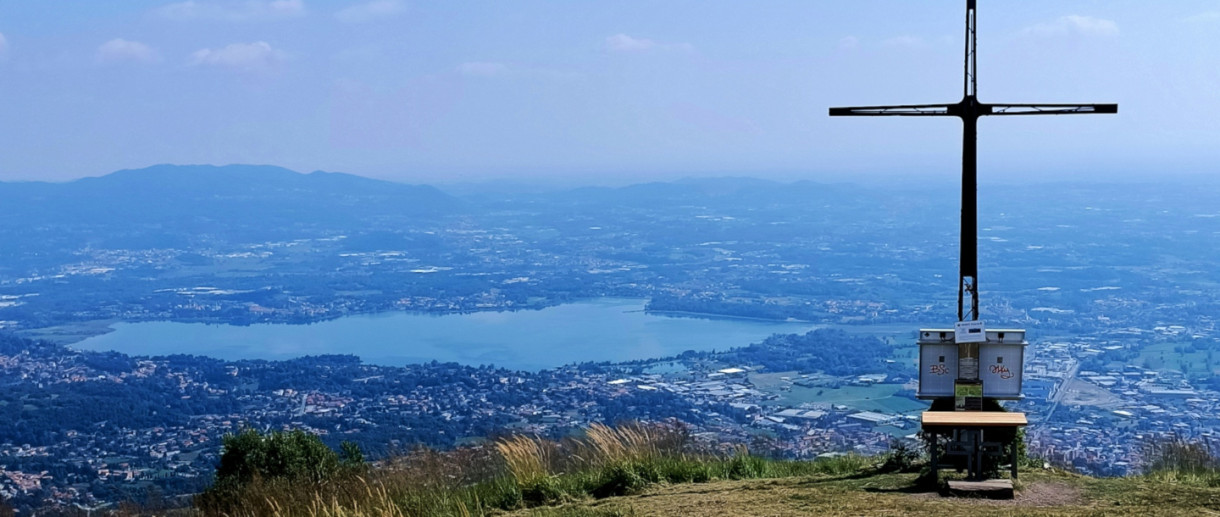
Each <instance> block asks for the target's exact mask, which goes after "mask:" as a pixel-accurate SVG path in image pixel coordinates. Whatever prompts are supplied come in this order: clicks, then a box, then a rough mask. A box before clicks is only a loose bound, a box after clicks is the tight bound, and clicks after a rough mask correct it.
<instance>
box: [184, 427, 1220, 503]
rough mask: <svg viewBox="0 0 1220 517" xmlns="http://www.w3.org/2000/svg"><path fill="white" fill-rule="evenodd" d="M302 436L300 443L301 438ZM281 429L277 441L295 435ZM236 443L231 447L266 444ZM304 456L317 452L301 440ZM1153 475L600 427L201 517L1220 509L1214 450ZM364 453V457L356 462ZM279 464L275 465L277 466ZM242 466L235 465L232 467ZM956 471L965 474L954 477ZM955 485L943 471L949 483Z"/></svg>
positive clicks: (1170, 455) (344, 476)
mask: <svg viewBox="0 0 1220 517" xmlns="http://www.w3.org/2000/svg"><path fill="white" fill-rule="evenodd" d="M296 438H298V439H299V438H300V437H296ZM283 439H284V438H282V437H279V436H277V435H276V434H274V433H273V434H272V435H270V436H268V437H266V440H267V441H268V442H274V441H276V440H283ZM254 441H257V440H256V438H255V437H254V436H253V435H251V434H249V433H246V434H243V435H237V436H234V437H232V438H231V441H226V448H227V449H232V450H239V449H240V450H256V449H258V447H255V446H253V442H254ZM300 447H301V448H304V449H309V448H310V447H312V446H308V445H307V444H303V443H302V444H301V445H300ZM1150 453H1151V455H1152V456H1153V459H1152V463H1151V464H1150V465H1151V466H1152V467H1153V468H1154V469H1155V470H1153V471H1152V473H1150V474H1147V475H1144V476H1138V477H1127V478H1108V479H1098V478H1090V477H1085V476H1080V475H1076V474H1072V473H1068V472H1065V471H1062V470H1058V469H1049V468H1035V467H1032V466H1030V465H1026V467H1027V468H1024V469H1022V471H1021V478H1020V480H1019V481H1018V482H1017V483H1016V487H1017V489H1018V491H1017V497H1016V498H1015V499H1014V500H1007V501H992V500H982V499H963V498H953V497H943V496H942V495H941V493H940V488H941V487H940V486H938V485H933V484H930V483H928V482H927V478H926V477H925V476H923V475H921V473H920V470H921V469H922V468H923V465H922V464H921V458H920V457H919V455H918V454H916V453H915V452H913V451H911V450H909V449H906V448H904V447H897V448H895V449H894V450H893V451H891V452H890V453H889V454H886V455H882V456H877V457H862V456H857V455H845V456H838V457H832V458H824V459H819V460H816V461H807V462H802V461H785V460H773V459H766V458H760V457H757V456H752V455H750V454H749V453H748V451H746V450H745V448H744V447H737V448H732V447H728V448H721V447H718V446H716V445H709V444H699V443H698V442H697V441H695V440H692V439H691V437H690V436H688V435H687V433H686V432H685V429H684V428H683V427H682V426H681V425H679V424H670V425H663V426H645V425H629V426H623V427H619V428H611V427H606V426H601V425H594V426H593V427H591V428H589V429H588V430H587V432H586V433H585V434H584V435H583V436H580V437H572V438H568V439H564V440H562V441H558V442H556V441H549V440H543V439H538V438H532V437H527V436H512V437H506V438H502V439H500V440H498V441H497V442H496V443H495V446H494V447H493V446H487V447H471V448H464V449H458V450H455V451H450V452H445V453H441V452H435V451H430V450H422V449H421V450H417V451H413V452H410V453H408V454H404V455H401V456H398V457H396V458H394V459H392V460H387V461H384V462H381V463H379V464H378V465H376V466H365V467H360V466H358V465H349V466H348V467H345V468H339V469H333V470H332V471H331V472H333V474H332V475H330V476H329V477H324V478H319V477H318V476H316V475H314V474H316V473H314V474H310V475H308V476H304V475H302V476H295V475H293V474H291V469H277V468H270V469H269V468H267V466H268V465H273V464H275V462H270V463H268V462H267V461H265V460H261V459H260V460H258V462H259V465H260V467H259V469H258V472H260V473H261V475H260V474H254V475H251V476H246V477H245V478H244V480H243V481H242V482H241V483H240V484H231V485H228V486H224V487H220V485H218V488H215V489H213V490H210V491H209V493H208V494H205V496H201V497H199V498H197V499H196V505H197V506H196V508H195V509H194V510H191V511H189V512H188V513H189V514H192V515H197V514H203V515H234V516H237V515H249V516H256V515H269V516H287V515H306V516H311V517H340V516H372V515H402V516H450V515H453V516H469V515H506V516H539V517H569V516H570V517H585V516H607V517H609V516H629V515H710V516H718V515H719V516H739V515H747V516H748V515H759V516H763V515H766V516H784V515H793V516H795V515H944V514H948V513H962V514H967V513H968V514H970V515H983V516H986V515H1013V514H1019V515H1208V514H1216V513H1220V470H1217V466H1218V465H1217V462H1216V460H1215V456H1214V454H1212V451H1211V450H1210V448H1208V447H1205V446H1201V445H1199V444H1195V443H1186V442H1180V441H1175V442H1168V443H1166V444H1162V445H1161V446H1160V447H1159V448H1154V449H1151V450H1150ZM345 456H351V454H345ZM273 466H274V465H273ZM231 467H232V465H230V468H231ZM948 474H949V475H950V476H951V475H952V473H951V472H950V473H948ZM942 477H943V476H942Z"/></svg>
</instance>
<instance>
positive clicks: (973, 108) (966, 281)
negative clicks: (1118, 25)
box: [830, 0, 1118, 321]
mask: <svg viewBox="0 0 1220 517" xmlns="http://www.w3.org/2000/svg"><path fill="white" fill-rule="evenodd" d="M975 3H976V0H966V74H965V77H964V79H963V87H962V89H963V90H964V96H963V98H962V100H961V102H958V103H957V104H907V105H898V106H860V107H851V108H830V116H832V117H894V116H897V117H958V118H960V119H962V129H963V131H962V230H961V258H960V264H959V270H958V271H959V275H958V286H957V319H958V320H960V321H966V320H967V319H970V320H977V319H979V285H978V269H979V258H978V199H977V197H978V186H977V185H978V183H977V179H976V176H977V170H978V120H979V117H981V116H984V115H1076V114H1088V113H1118V105H1117V104H984V103H981V102H979V101H978V97H977V93H978V74H977V72H978V55H977V53H976V52H975V47H976V45H977V43H978V31H977V30H976V29H977V26H976V24H975ZM967 297H969V302H968V303H969V309H968V310H967V300H966V298H967Z"/></svg>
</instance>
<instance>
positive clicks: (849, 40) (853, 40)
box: [839, 36, 860, 50]
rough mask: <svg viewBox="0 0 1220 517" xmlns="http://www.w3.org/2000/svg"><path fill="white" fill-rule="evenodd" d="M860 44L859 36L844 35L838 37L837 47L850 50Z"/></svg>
mask: <svg viewBox="0 0 1220 517" xmlns="http://www.w3.org/2000/svg"><path fill="white" fill-rule="evenodd" d="M859 46H860V38H857V37H855V36H844V37H842V38H840V39H839V48H840V49H842V50H850V49H853V48H856V47H859Z"/></svg>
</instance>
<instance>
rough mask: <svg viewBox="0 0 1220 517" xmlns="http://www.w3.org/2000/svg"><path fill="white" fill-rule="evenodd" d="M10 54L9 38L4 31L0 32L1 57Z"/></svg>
mask: <svg viewBox="0 0 1220 517" xmlns="http://www.w3.org/2000/svg"><path fill="white" fill-rule="evenodd" d="M7 56H8V38H5V37H4V33H3V32H0V59H4V58H5V57H7Z"/></svg>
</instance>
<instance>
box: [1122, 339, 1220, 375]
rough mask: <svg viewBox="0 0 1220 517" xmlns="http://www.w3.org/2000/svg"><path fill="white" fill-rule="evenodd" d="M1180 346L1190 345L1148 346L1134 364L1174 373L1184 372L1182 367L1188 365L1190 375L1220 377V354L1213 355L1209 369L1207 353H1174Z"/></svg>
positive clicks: (1187, 345)
mask: <svg viewBox="0 0 1220 517" xmlns="http://www.w3.org/2000/svg"><path fill="white" fill-rule="evenodd" d="M1179 346H1183V347H1189V346H1190V344H1189V343H1174V342H1168V343H1154V344H1151V345H1148V346H1146V347H1144V348H1143V349H1142V350H1140V355H1139V357H1136V358H1135V361H1134V363H1132V364H1135V365H1136V366H1140V367H1144V368H1148V369H1150V370H1174V371H1182V365H1186V373H1188V374H1209V373H1210V374H1211V375H1220V353H1213V357H1212V361H1211V367H1210V368H1209V367H1208V361H1207V352H1202V351H1200V352H1186V353H1179V352H1176V351H1174V347H1179ZM1209 370H1210V372H1209Z"/></svg>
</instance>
